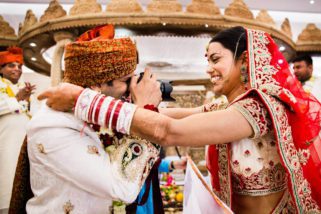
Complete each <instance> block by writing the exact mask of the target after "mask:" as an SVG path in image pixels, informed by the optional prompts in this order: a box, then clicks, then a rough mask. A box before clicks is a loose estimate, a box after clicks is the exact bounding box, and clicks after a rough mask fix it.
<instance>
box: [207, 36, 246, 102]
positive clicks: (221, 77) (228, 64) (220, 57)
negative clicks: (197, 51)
mask: <svg viewBox="0 0 321 214" xmlns="http://www.w3.org/2000/svg"><path fill="white" fill-rule="evenodd" d="M206 56H207V61H208V67H207V71H206V72H207V73H208V74H209V75H210V79H211V82H212V83H213V92H214V93H215V95H226V96H227V97H228V96H229V94H230V93H231V92H233V91H235V90H236V89H238V88H239V87H242V84H241V81H240V75H241V73H240V66H241V64H242V63H241V60H237V61H236V62H235V61H234V54H233V53H232V52H231V51H230V50H229V49H226V48H225V47H224V46H223V45H222V44H221V43H219V42H212V43H210V44H209V47H208V50H207V53H206Z"/></svg>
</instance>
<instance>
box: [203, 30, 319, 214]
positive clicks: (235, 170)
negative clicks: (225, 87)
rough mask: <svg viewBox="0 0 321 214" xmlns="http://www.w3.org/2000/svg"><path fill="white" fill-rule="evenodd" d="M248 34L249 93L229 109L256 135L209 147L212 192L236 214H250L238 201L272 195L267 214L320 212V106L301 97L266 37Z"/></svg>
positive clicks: (315, 101) (296, 86) (280, 56)
mask: <svg viewBox="0 0 321 214" xmlns="http://www.w3.org/2000/svg"><path fill="white" fill-rule="evenodd" d="M246 32H247V54H248V75H249V82H248V84H247V87H248V90H247V92H246V93H244V94H242V95H241V96H239V97H238V98H237V99H236V100H234V101H233V102H232V103H231V104H230V105H229V106H228V108H235V109H237V110H238V111H239V112H240V113H242V114H243V115H244V117H245V118H246V119H247V120H248V122H249V123H250V124H251V126H252V128H253V130H254V136H253V137H252V138H248V139H243V140H241V141H238V142H232V143H229V144H222V145H212V146H209V148H208V153H207V166H208V169H209V171H210V173H211V178H212V186H213V189H214V191H215V192H216V193H217V194H218V195H219V196H220V197H221V199H222V200H223V201H225V202H226V203H227V204H228V205H229V206H230V207H232V208H233V209H234V211H236V212H246V211H247V210H246V209H248V208H250V209H251V207H246V205H245V207H243V208H240V207H238V206H235V204H237V199H238V198H239V199H240V201H242V199H244V198H247V200H251V199H252V200H253V201H255V203H256V201H258V202H259V200H257V199H259V198H260V197H261V198H264V197H265V199H266V198H268V197H269V196H273V195H277V198H278V199H277V201H275V200H274V202H272V203H270V204H268V206H271V207H270V208H269V209H270V210H268V211H269V212H273V213H281V212H287V213H307V212H311V211H312V212H321V209H320V208H321V161H320V157H321V140H320V135H319V133H320V124H321V123H320V122H321V105H320V103H319V102H318V101H317V100H316V98H314V97H313V96H312V95H310V94H307V93H305V92H304V90H303V88H302V87H301V84H300V83H299V81H297V79H296V78H295V77H294V76H293V75H292V74H291V72H290V70H289V66H288V64H287V62H286V60H285V58H284V57H283V55H282V54H281V53H280V51H279V49H278V46H277V45H276V44H275V42H274V41H273V39H272V38H271V37H270V35H268V34H267V33H265V32H262V31H257V30H249V29H248V30H246ZM272 201H273V200H272ZM232 202H233V203H232ZM234 202H236V203H234ZM255 203H252V205H255ZM233 204H234V205H233ZM249 204H251V203H249ZM257 206H259V203H258V204H257ZM253 208H257V209H259V207H253ZM238 209H241V210H238Z"/></svg>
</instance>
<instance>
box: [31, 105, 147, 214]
mask: <svg viewBox="0 0 321 214" xmlns="http://www.w3.org/2000/svg"><path fill="white" fill-rule="evenodd" d="M27 135H28V154H29V161H30V179H31V181H30V182H31V188H32V191H33V193H34V195H35V197H34V198H32V199H30V200H29V201H28V203H27V212H28V213H47V214H49V213H69V212H70V213H95V214H99V213H109V212H110V206H111V204H112V200H121V201H124V202H126V203H131V202H133V201H134V200H135V199H136V197H137V195H138V193H139V191H140V187H141V183H140V182H141V181H140V182H138V181H137V180H131V181H128V180H126V179H124V177H123V176H122V175H121V174H120V172H119V167H118V168H117V166H118V165H115V164H112V163H111V160H110V156H109V155H108V154H107V153H106V152H105V151H104V149H103V148H102V147H101V142H100V140H99V138H98V136H97V134H96V133H95V132H94V131H93V130H92V129H91V128H90V127H88V126H87V125H85V124H84V122H82V121H80V120H78V119H76V118H75V117H74V116H73V115H72V114H71V113H64V112H57V111H54V110H51V109H50V108H48V107H47V106H46V105H44V106H42V107H41V109H40V110H39V112H38V113H37V114H36V115H35V116H34V117H33V118H32V120H31V122H30V123H29V127H28V129H27Z"/></svg>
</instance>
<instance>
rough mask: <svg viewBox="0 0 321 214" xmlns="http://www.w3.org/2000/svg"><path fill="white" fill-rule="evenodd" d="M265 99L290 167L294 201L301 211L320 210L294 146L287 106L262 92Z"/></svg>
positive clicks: (281, 149) (279, 144)
mask: <svg viewBox="0 0 321 214" xmlns="http://www.w3.org/2000/svg"><path fill="white" fill-rule="evenodd" d="M262 95H263V97H264V99H266V100H269V101H267V103H269V104H270V105H271V107H270V109H271V110H272V111H273V112H272V118H273V120H274V121H275V122H274V125H275V126H276V133H277V138H278V142H280V143H278V147H279V150H280V154H281V159H282V160H283V161H284V164H285V165H286V166H287V168H288V172H289V173H290V176H289V177H290V181H291V186H292V190H293V192H294V196H295V198H294V201H295V203H296V207H297V209H298V210H299V212H300V213H305V212H311V211H318V212H320V211H321V210H320V209H319V207H318V205H317V204H316V202H315V201H314V200H313V198H312V197H311V188H310V185H309V183H308V181H307V180H306V179H305V178H304V176H303V171H302V168H301V165H300V158H299V154H298V152H297V150H296V148H295V146H294V143H293V139H292V134H291V133H292V132H291V127H290V125H289V123H288V117H287V114H286V111H285V107H284V106H283V105H282V104H280V102H279V101H277V100H276V99H275V98H273V97H271V96H267V95H264V94H262Z"/></svg>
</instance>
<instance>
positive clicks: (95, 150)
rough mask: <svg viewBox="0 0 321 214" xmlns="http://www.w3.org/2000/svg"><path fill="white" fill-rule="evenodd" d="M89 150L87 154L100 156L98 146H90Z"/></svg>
mask: <svg viewBox="0 0 321 214" xmlns="http://www.w3.org/2000/svg"><path fill="white" fill-rule="evenodd" d="M87 148H88V150H87V152H88V153H89V154H95V155H98V156H100V153H99V150H98V148H97V147H96V146H92V145H88V146H87Z"/></svg>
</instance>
